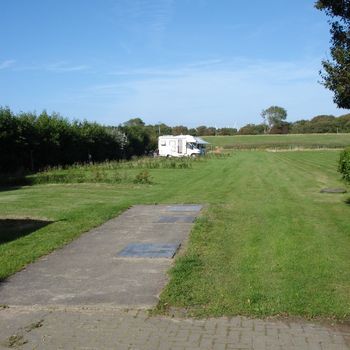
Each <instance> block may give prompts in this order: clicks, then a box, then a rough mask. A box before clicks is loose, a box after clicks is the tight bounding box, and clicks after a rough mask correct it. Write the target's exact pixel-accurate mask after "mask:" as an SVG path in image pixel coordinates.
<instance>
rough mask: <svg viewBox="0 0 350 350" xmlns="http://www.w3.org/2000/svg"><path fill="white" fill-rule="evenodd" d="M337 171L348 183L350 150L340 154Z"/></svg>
mask: <svg viewBox="0 0 350 350" xmlns="http://www.w3.org/2000/svg"><path fill="white" fill-rule="evenodd" d="M338 171H339V172H340V173H341V175H342V178H343V179H344V180H345V181H346V182H349V183H350V148H347V149H345V150H344V151H343V152H341V154H340V158H339V163H338Z"/></svg>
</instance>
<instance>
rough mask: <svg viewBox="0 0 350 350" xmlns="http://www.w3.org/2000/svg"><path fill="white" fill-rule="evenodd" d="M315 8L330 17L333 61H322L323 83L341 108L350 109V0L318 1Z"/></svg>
mask: <svg viewBox="0 0 350 350" xmlns="http://www.w3.org/2000/svg"><path fill="white" fill-rule="evenodd" d="M315 7H316V8H317V9H319V10H321V11H325V13H326V15H327V16H329V17H330V20H329V21H328V22H329V24H330V25H331V29H330V33H331V36H332V38H331V48H330V50H331V56H332V59H333V60H332V61H330V60H324V61H322V66H323V69H324V72H320V75H321V77H322V81H321V83H322V84H323V85H324V86H325V87H326V88H327V89H329V90H331V91H333V93H334V97H333V101H334V102H335V103H336V104H337V106H338V107H339V108H346V109H349V108H350V0H318V1H316V3H315Z"/></svg>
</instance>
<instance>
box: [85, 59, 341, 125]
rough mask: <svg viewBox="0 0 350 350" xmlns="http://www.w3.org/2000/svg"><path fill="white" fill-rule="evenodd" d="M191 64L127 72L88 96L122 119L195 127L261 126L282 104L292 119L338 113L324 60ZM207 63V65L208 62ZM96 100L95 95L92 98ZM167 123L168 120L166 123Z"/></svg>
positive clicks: (237, 61)
mask: <svg viewBox="0 0 350 350" xmlns="http://www.w3.org/2000/svg"><path fill="white" fill-rule="evenodd" d="M200 62H201V61H198V62H193V63H188V64H186V65H182V66H179V67H176V68H172V69H166V68H164V67H149V68H143V69H139V70H130V71H128V70H125V71H124V73H127V72H128V73H129V74H130V73H133V75H132V76H128V74H125V75H122V74H120V75H119V76H118V75H117V76H115V79H114V80H112V81H109V82H106V84H101V85H96V86H94V87H90V88H89V89H90V90H89V91H87V94H94V95H95V96H97V95H98V96H100V97H101V98H102V97H103V96H104V97H105V98H107V96H109V97H110V100H109V103H110V104H111V106H113V109H114V111H115V113H117V114H118V115H125V116H126V117H127V116H132V115H139V116H143V117H144V118H147V121H148V122H152V121H154V122H157V120H164V121H166V122H168V123H170V124H178V123H183V124H186V125H189V126H191V125H192V126H194V125H199V124H210V123H213V122H212V121H213V120H216V121H217V124H218V125H220V124H221V125H230V123H231V124H232V123H233V122H235V123H236V122H237V123H238V125H243V124H246V123H247V122H260V112H261V110H262V109H263V108H267V107H269V106H270V105H281V106H283V107H285V108H286V109H287V110H288V112H289V118H290V120H295V119H301V118H308V117H310V116H313V115H316V114H318V113H335V112H334V110H335V108H334V105H333V107H332V108H333V110H331V111H330V106H332V97H331V94H330V93H329V92H328V91H327V90H325V89H324V87H322V86H321V85H320V84H319V83H318V80H319V76H318V70H319V66H320V62H319V60H318V59H317V60H316V59H315V60H305V61H299V62H268V61H259V60H248V59H244V58H242V59H237V60H231V61H222V62H221V61H219V60H212V61H210V60H209V61H207V62H206V63H205V64H200ZM204 62H205V61H203V63H204ZM90 98H91V96H90ZM165 118H167V119H165Z"/></svg>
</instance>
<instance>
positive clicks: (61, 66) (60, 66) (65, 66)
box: [45, 61, 90, 73]
mask: <svg viewBox="0 0 350 350" xmlns="http://www.w3.org/2000/svg"><path fill="white" fill-rule="evenodd" d="M89 68H90V67H89V66H88V65H85V64H80V65H71V64H69V63H67V62H65V61H61V62H55V63H51V64H48V65H45V69H46V70H48V71H52V72H58V73H59V72H77V71H85V70H87V69H89Z"/></svg>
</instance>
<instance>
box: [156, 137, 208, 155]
mask: <svg viewBox="0 0 350 350" xmlns="http://www.w3.org/2000/svg"><path fill="white" fill-rule="evenodd" d="M207 144H208V142H206V141H204V140H203V139H201V138H200V137H195V136H191V135H177V136H171V135H170V136H159V138H158V150H159V156H161V157H196V156H199V155H203V154H205V146H206V145H207Z"/></svg>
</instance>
